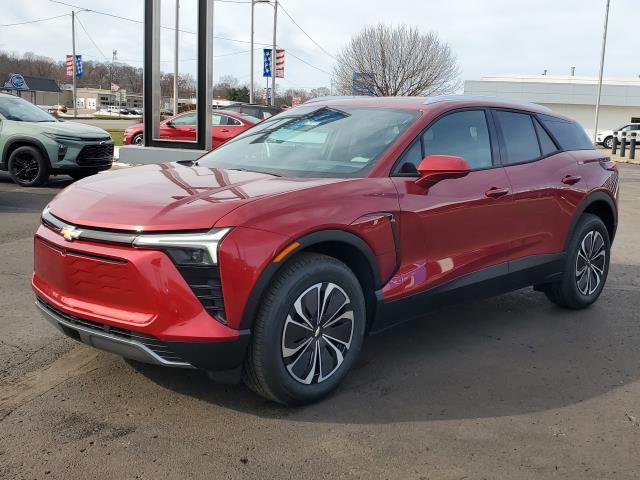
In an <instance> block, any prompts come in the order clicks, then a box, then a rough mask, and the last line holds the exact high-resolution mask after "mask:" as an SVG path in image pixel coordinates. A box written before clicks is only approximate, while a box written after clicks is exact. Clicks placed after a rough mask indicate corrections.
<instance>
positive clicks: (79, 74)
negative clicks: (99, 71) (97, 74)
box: [76, 55, 84, 78]
mask: <svg viewBox="0 0 640 480" xmlns="http://www.w3.org/2000/svg"><path fill="white" fill-rule="evenodd" d="M82 75H84V70H83V68H82V55H76V77H77V78H80V77H82Z"/></svg>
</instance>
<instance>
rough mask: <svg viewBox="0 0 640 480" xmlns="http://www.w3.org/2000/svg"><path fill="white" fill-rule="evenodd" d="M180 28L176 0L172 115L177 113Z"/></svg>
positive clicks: (177, 1)
mask: <svg viewBox="0 0 640 480" xmlns="http://www.w3.org/2000/svg"><path fill="white" fill-rule="evenodd" d="M179 30H180V0H176V31H175V43H176V50H175V52H174V54H173V115H174V116H175V115H177V114H178V37H179V35H178V34H179Z"/></svg>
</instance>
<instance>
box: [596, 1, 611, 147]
mask: <svg viewBox="0 0 640 480" xmlns="http://www.w3.org/2000/svg"><path fill="white" fill-rule="evenodd" d="M608 24H609V0H607V3H606V5H605V8H604V28H603V31H602V49H601V51H600V75H599V76H598V97H597V99H596V120H595V122H594V125H593V144H594V145H595V144H596V135H598V116H599V114H600V97H601V95H602V74H603V72H604V52H605V49H606V46H607V26H608Z"/></svg>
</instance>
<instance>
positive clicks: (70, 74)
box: [67, 55, 84, 78]
mask: <svg viewBox="0 0 640 480" xmlns="http://www.w3.org/2000/svg"><path fill="white" fill-rule="evenodd" d="M75 67H76V77H77V78H80V77H82V75H83V74H84V70H83V69H82V55H76V62H75ZM67 77H73V55H67Z"/></svg>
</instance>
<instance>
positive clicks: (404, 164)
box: [398, 139, 422, 173]
mask: <svg viewBox="0 0 640 480" xmlns="http://www.w3.org/2000/svg"><path fill="white" fill-rule="evenodd" d="M421 161H422V145H421V144H420V139H418V140H417V141H415V142H413V144H412V145H411V146H410V147H409V150H407V151H406V152H404V155H402V160H401V161H400V170H399V171H398V172H399V173H418V165H419V164H420V162H421Z"/></svg>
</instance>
